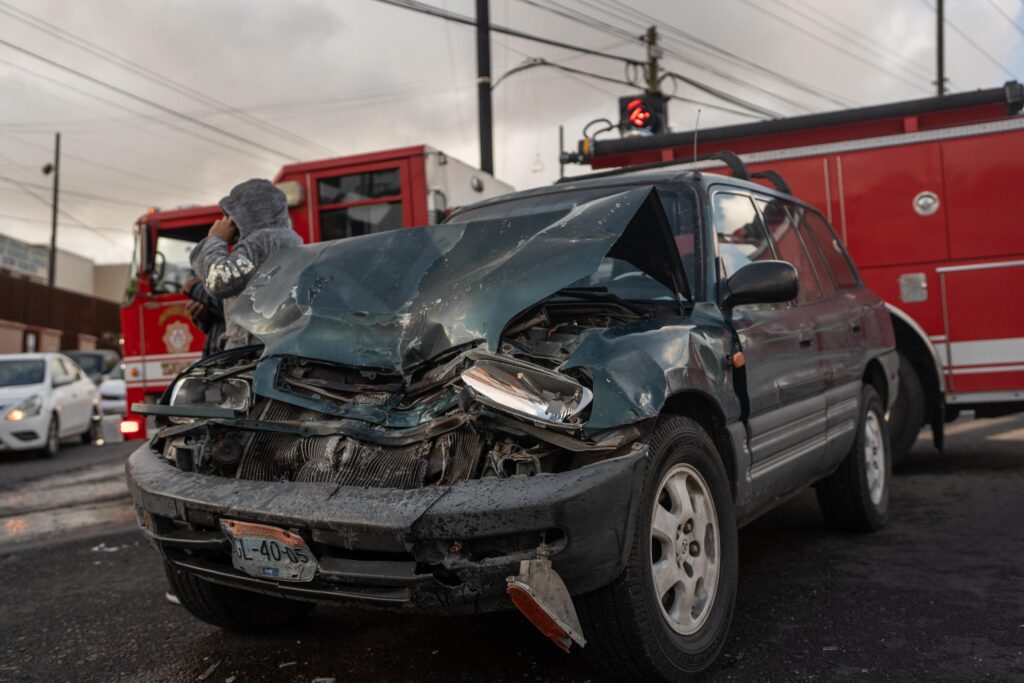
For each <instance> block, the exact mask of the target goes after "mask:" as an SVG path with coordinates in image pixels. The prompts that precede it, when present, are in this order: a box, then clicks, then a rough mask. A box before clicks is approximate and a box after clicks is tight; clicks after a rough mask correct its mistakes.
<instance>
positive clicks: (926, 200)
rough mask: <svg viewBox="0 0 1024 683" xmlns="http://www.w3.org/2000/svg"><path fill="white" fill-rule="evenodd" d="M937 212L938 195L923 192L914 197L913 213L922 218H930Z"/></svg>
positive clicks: (926, 191)
mask: <svg viewBox="0 0 1024 683" xmlns="http://www.w3.org/2000/svg"><path fill="white" fill-rule="evenodd" d="M938 210H939V195H937V194H935V193H934V192H929V191H928V190H925V191H924V192H918V193H917V195H916V196H915V197H914V211H916V212H917V213H918V214H920V215H922V216H931V215H932V214H934V213H935V212H936V211H938Z"/></svg>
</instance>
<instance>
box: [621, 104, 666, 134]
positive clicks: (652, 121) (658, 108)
mask: <svg viewBox="0 0 1024 683" xmlns="http://www.w3.org/2000/svg"><path fill="white" fill-rule="evenodd" d="M619 128H620V130H622V134H623V135H658V134H660V133H667V132H668V98H667V97H665V96H664V95H650V94H645V95H626V96H625V97H620V98H619Z"/></svg>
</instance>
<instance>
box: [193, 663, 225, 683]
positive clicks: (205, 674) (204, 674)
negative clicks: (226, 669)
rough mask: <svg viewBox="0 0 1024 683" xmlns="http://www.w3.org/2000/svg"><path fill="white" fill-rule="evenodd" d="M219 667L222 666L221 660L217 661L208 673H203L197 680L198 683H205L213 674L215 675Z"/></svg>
mask: <svg viewBox="0 0 1024 683" xmlns="http://www.w3.org/2000/svg"><path fill="white" fill-rule="evenodd" d="M218 666H220V660H217V661H216V662H214V663H213V664H211V665H210V668H209V669H207V670H206V672H205V673H203V674H202V675H200V676H199V677H198V678H197V679H196V680H198V681H205V680H206V679H207V678H209V677H210V676H211V674H213V672H214V671H216V670H217V667H218Z"/></svg>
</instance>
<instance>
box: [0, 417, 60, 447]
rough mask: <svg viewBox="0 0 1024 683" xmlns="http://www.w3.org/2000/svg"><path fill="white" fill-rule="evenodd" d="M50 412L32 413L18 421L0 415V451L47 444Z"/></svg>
mask: <svg viewBox="0 0 1024 683" xmlns="http://www.w3.org/2000/svg"><path fill="white" fill-rule="evenodd" d="M49 427H50V416H49V415H48V414H40V415H31V416H28V417H26V418H24V419H22V420H18V421H17V422H11V421H10V420H6V419H4V417H3V416H0V451H28V450H32V449H36V448H42V447H43V446H45V445H46V432H47V430H48V429H49Z"/></svg>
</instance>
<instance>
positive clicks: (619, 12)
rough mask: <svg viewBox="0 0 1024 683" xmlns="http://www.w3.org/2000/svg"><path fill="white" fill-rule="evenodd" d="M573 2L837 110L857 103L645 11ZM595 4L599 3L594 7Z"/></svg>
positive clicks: (589, 0) (604, 0)
mask: <svg viewBox="0 0 1024 683" xmlns="http://www.w3.org/2000/svg"><path fill="white" fill-rule="evenodd" d="M576 2H579V3H581V4H583V5H584V6H586V7H590V8H593V9H597V10H598V11H602V12H605V13H606V14H609V15H611V16H616V17H618V18H620V19H622V20H625V21H631V22H633V23H634V24H635V25H637V26H639V27H641V28H644V27H645V26H646V24H650V23H654V24H657V25H658V26H659V27H660V28H663V29H664V31H665V33H667V34H669V35H668V36H667V39H670V40H674V41H675V42H676V43H677V44H678V45H680V46H685V47H687V48H689V49H692V50H696V51H698V52H702V53H703V54H706V55H708V56H711V57H714V58H716V59H720V60H722V61H725V62H728V63H731V64H733V65H735V66H740V67H743V68H746V69H748V70H750V71H755V72H757V73H760V74H762V75H764V76H768V77H769V78H772V79H774V80H776V81H779V82H781V83H785V84H786V85H788V86H790V87H791V88H794V89H796V90H799V91H801V92H804V93H807V94H809V95H813V96H814V97H817V98H820V99H822V100H824V101H827V102H831V103H833V104H836V105H838V106H840V107H849V106H854V105H856V104H857V103H856V102H854V101H852V100H850V99H849V98H847V97H843V96H842V95H838V94H836V93H833V92H830V91H828V90H826V89H824V88H822V87H820V86H815V85H811V84H810V83H807V82H805V81H801V80H799V79H796V78H793V77H791V76H786V75H785V74H782V73H780V72H779V71H778V70H776V69H770V68H768V67H766V66H764V65H763V64H760V63H758V62H756V61H753V60H750V59H747V58H746V57H743V56H742V55H739V54H737V53H735V52H732V51H730V50H726V49H725V48H723V47H721V46H719V45H716V44H715V43H712V42H710V41H707V40H704V39H702V38H700V37H699V36H696V35H694V34H692V33H688V32H686V31H684V30H682V29H680V28H679V27H677V26H675V25H673V24H671V23H668V22H665V21H663V20H661V19H658V18H657V17H654V16H652V15H650V14H647V13H646V12H642V11H641V10H638V9H635V8H633V7H630V6H629V5H627V4H625V3H624V2H621V1H620V2H619V3H618V5H616V4H614V3H613V2H612V0H576ZM596 3H600V4H599V5H598V4H596ZM630 16H632V17H639V20H637V19H630V18H629V17H630Z"/></svg>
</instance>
